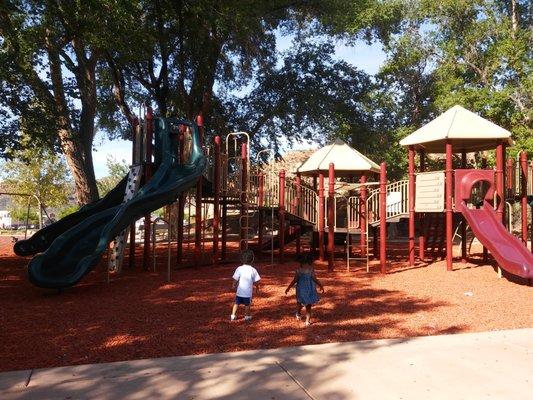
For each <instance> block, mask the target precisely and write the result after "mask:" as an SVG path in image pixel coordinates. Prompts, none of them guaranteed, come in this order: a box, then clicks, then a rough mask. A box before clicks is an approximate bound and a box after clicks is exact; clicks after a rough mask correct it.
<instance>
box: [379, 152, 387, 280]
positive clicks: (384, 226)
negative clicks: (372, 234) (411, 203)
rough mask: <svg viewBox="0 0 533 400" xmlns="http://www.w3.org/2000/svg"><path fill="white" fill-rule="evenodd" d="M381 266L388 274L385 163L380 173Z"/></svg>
mask: <svg viewBox="0 0 533 400" xmlns="http://www.w3.org/2000/svg"><path fill="white" fill-rule="evenodd" d="M379 264H380V272H381V273H382V274H385V273H387V164H385V163H384V162H382V163H381V165H380V173H379Z"/></svg>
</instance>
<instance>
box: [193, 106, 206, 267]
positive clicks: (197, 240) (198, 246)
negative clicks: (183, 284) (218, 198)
mask: <svg viewBox="0 0 533 400" xmlns="http://www.w3.org/2000/svg"><path fill="white" fill-rule="evenodd" d="M196 124H197V125H198V134H199V137H200V144H202V143H203V141H204V120H203V117H202V115H201V114H200V115H198V117H197V118H196ZM202 181H203V177H200V178H198V182H197V183H196V198H195V201H194V202H195V213H194V265H195V266H197V265H198V264H199V263H200V258H201V256H202Z"/></svg>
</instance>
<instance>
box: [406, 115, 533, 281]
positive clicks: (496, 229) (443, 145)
mask: <svg viewBox="0 0 533 400" xmlns="http://www.w3.org/2000/svg"><path fill="white" fill-rule="evenodd" d="M512 143H513V141H512V139H511V132H509V131H507V130H506V129H504V128H501V127H499V126H498V125H496V124H494V123H492V122H490V121H488V120H486V119H484V118H482V117H480V116H479V115H477V114H475V113H473V112H471V111H468V110H466V109H465V108H463V107H461V106H459V105H456V106H454V107H452V108H450V109H449V110H448V111H446V112H444V113H443V114H441V115H440V116H438V117H437V118H435V119H434V120H432V121H431V122H429V123H427V124H426V125H424V126H423V127H421V128H420V129H418V130H416V131H415V132H413V133H412V134H410V135H409V136H407V137H406V138H404V139H402V140H401V141H400V144H401V145H402V146H407V147H408V148H409V164H410V165H409V175H410V190H411V189H413V190H411V191H412V192H413V193H414V179H413V178H412V177H413V176H414V151H415V149H416V150H419V151H420V152H421V154H426V153H445V154H446V171H445V174H446V178H445V179H446V183H445V185H446V217H447V220H446V221H447V222H446V236H447V238H446V242H447V249H446V250H447V256H446V257H447V268H448V269H449V270H451V269H452V259H453V253H452V232H451V231H452V224H453V216H452V213H453V212H459V213H461V214H462V215H463V216H464V218H465V219H466V221H467V222H468V224H469V225H470V227H471V229H472V231H473V232H474V234H475V235H476V237H477V238H478V239H479V241H480V242H481V243H482V244H483V245H484V246H485V247H486V248H487V249H488V250H489V251H490V252H491V254H492V255H493V256H494V258H495V259H496V261H497V262H498V264H499V266H500V267H501V268H502V269H504V270H506V271H507V272H509V273H511V274H513V275H517V276H519V277H522V278H531V277H533V255H532V254H531V253H530V252H529V251H528V250H527V248H526V247H525V245H524V244H523V243H521V242H520V240H519V239H517V238H516V237H514V236H513V235H512V234H511V233H509V232H507V231H506V229H505V227H504V225H503V224H502V217H501V216H500V215H498V213H502V212H503V202H502V201H500V203H499V204H498V203H497V202H496V197H495V196H494V193H495V192H496V193H497V194H498V197H499V198H500V200H501V198H502V197H503V181H504V179H503V163H504V160H503V159H504V154H505V151H504V146H505V145H511V144H512ZM494 148H496V175H497V179H496V185H495V184H494V172H493V171H492V170H487V169H485V170H474V169H472V170H467V169H456V170H455V207H453V205H452V197H453V194H452V187H453V184H452V181H453V173H454V171H453V162H452V154H453V152H461V155H462V163H463V164H464V165H463V168H466V153H467V152H473V151H481V150H491V149H494ZM421 159H423V156H422V155H421ZM498 176H499V179H498ZM480 181H482V182H485V184H488V185H489V186H488V187H489V189H487V193H486V194H485V197H484V201H483V203H482V205H481V207H480V208H479V209H471V208H469V207H468V205H467V201H468V199H469V198H470V196H471V193H472V188H473V185H474V184H475V183H478V182H480ZM498 182H499V184H498ZM494 186H496V188H494ZM489 201H494V203H495V205H496V207H497V210H496V211H495V210H494V209H493V207H494V206H493V205H491V204H490V203H489ZM412 203H413V204H411V205H410V227H409V231H410V232H409V237H410V248H411V251H410V253H411V258H410V264H411V265H412V264H413V262H414V208H413V206H414V202H412ZM465 226H466V225H463V229H465V228H464V227H465ZM462 236H463V237H464V236H466V229H465V230H464V231H463V233H462ZM465 250H466V247H464V248H463V249H462V251H463V257H464V256H465V253H466V251H465Z"/></svg>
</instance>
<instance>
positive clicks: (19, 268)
mask: <svg viewBox="0 0 533 400" xmlns="http://www.w3.org/2000/svg"><path fill="white" fill-rule="evenodd" d="M8 239H9V238H5V237H4V238H0V240H1V242H0V266H1V268H0V305H1V310H2V312H1V314H0V326H1V329H0V343H1V345H2V351H1V353H0V370H1V371H8V370H16V369H27V368H41V367H52V366H62V365H70V364H85V363H95V362H104V361H119V360H128V359H138V358H150V357H162V356H176V355H186V354H200V353H213V352H228V351H237V350H248V349H258V348H274V347H283V346H293V345H302V344H312V343H324V342H338V341H352V340H360V339H376V338H391V337H409V336H419V335H438V334H445V333H458V332H474V331H488V330H494V329H509V328H523V327H533V288H531V287H528V286H527V285H523V284H522V285H520V284H516V283H513V282H510V281H509V280H507V279H505V278H504V279H498V277H497V274H496V272H495V271H494V269H493V267H492V266H490V265H476V264H459V263H457V264H456V265H455V267H456V270H455V271H454V272H446V271H445V265H444V262H442V261H440V262H436V263H434V264H431V265H430V266H429V267H423V266H418V267H415V268H411V269H409V268H408V267H406V266H405V265H406V264H405V263H398V264H396V265H393V266H392V267H393V269H392V273H389V274H387V275H385V276H381V275H379V274H377V273H371V274H366V273H365V272H364V271H362V270H359V271H357V272H346V270H345V268H346V267H345V263H344V262H343V261H340V260H339V261H338V262H337V266H336V268H337V271H336V272H333V273H327V271H326V269H325V265H324V264H322V265H320V264H319V265H318V267H317V273H318V276H319V278H320V279H321V280H322V281H323V283H324V284H325V286H326V290H327V292H326V294H324V295H323V296H322V299H321V301H320V303H319V305H318V306H317V307H316V309H315V320H314V321H315V323H314V324H313V325H312V326H310V327H308V328H305V327H304V326H303V324H302V323H301V322H298V321H296V320H295V318H294V292H292V295H291V296H285V295H284V290H285V287H286V285H287V284H288V283H289V281H290V280H291V276H292V271H293V270H294V268H295V265H296V264H295V263H293V262H288V263H286V264H284V265H275V266H268V265H267V263H258V264H257V268H258V270H259V272H260V274H261V275H262V277H263V280H262V283H263V285H262V293H261V294H260V295H259V296H257V297H256V298H255V299H254V304H253V314H254V319H253V321H252V322H251V323H246V322H244V321H243V320H242V319H239V320H238V321H235V322H230V321H229V319H228V317H229V314H230V306H231V303H232V300H233V296H234V294H233V293H232V292H231V290H230V288H231V274H232V272H233V269H234V268H235V266H236V265H234V264H232V265H223V266H218V267H213V266H211V267H200V268H197V269H192V268H188V269H182V270H178V271H173V274H172V282H171V283H167V282H165V279H166V272H165V270H164V267H163V264H164V263H165V261H164V258H163V256H162V255H161V256H160V257H159V261H160V267H159V268H158V269H159V270H160V273H153V272H145V271H139V270H136V271H128V270H126V271H125V272H124V274H123V275H122V276H120V277H117V278H115V279H114V280H112V281H111V282H110V283H109V284H108V283H105V275H104V274H103V273H102V272H101V271H102V268H99V269H98V270H97V271H94V272H92V273H91V274H90V275H89V276H88V277H87V278H86V279H84V280H83V281H82V283H81V284H79V285H78V286H76V287H74V288H72V289H69V290H66V291H65V292H64V293H62V294H61V295H58V294H56V293H55V292H50V291H46V290H41V289H38V288H35V287H33V286H32V285H30V284H29V283H28V281H27V278H26V264H27V261H28V260H27V259H23V258H19V257H16V256H13V254H12V253H11V243H9V241H8ZM139 251H140V250H139ZM161 251H162V254H163V253H164V249H161ZM477 261H478V263H479V257H478V258H477ZM374 269H376V267H374Z"/></svg>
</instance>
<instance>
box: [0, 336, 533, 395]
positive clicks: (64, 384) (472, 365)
mask: <svg viewBox="0 0 533 400" xmlns="http://www.w3.org/2000/svg"><path fill="white" fill-rule="evenodd" d="M308 329H309V330H310V333H312V326H311V327H310V328H308ZM287 334H290V332H287ZM532 348H533V328H529V329H518V330H508V331H494V332H484V333H469V334H457V335H443V336H429V337H420V338H408V339H385V340H365V341H358V342H348V343H328V344H320V345H310V346H300V347H287V348H280V349H274V350H257V351H245V352H237V353H220V354H210V355H201V356H185V357H169V358H159V359H148V360H135V361H125V362H116V363H106V364H92V365H79V366H73V367H61V368H47V369H38V370H31V371H29V370H26V371H13V372H6V373H2V374H0V398H2V399H119V398H128V399H166V398H173V399H187V400H200V399H269V400H272V399H280V400H291V399H328V400H330V399H333V400H337V399H381V400H384V399H395V400H396V399H446V400H449V399H468V400H472V399H506V400H512V399H517V400H518V399H520V400H522V399H533V351H532Z"/></svg>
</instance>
